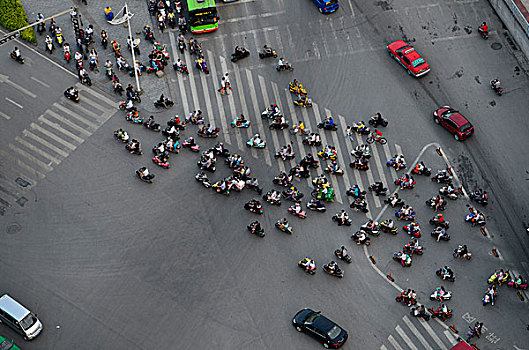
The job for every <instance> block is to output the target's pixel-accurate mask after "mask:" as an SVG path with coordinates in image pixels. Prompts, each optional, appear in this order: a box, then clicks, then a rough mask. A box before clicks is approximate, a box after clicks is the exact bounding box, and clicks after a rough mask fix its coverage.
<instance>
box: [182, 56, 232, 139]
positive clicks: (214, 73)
mask: <svg viewBox="0 0 529 350" xmlns="http://www.w3.org/2000/svg"><path fill="white" fill-rule="evenodd" d="M208 55H209V51H208ZM209 68H210V70H211V75H212V76H213V77H216V76H217V68H216V67H215V60H210V62H209ZM181 81H182V79H178V82H179V83H180V82H181ZM181 85H182V86H181V87H180V89H183V83H182V84H181ZM215 98H216V99H217V108H218V109H219V117H220V124H221V128H222V134H223V137H224V140H225V141H226V142H227V143H229V144H230V145H231V138H230V132H229V129H230V128H231V125H228V123H230V122H231V120H230V121H226V115H225V112H224V104H223V102H222V96H221V95H220V94H217V93H216V94H215ZM186 105H187V102H186Z"/></svg>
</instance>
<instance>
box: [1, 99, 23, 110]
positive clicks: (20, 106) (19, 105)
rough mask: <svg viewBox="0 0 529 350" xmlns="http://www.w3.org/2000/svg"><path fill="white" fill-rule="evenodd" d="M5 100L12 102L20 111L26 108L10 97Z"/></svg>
mask: <svg viewBox="0 0 529 350" xmlns="http://www.w3.org/2000/svg"><path fill="white" fill-rule="evenodd" d="M5 99H6V101H8V102H11V103H12V104H14V105H15V106H17V107H18V108H20V109H23V108H24V106H22V105H21V104H19V103H16V102H15V101H13V100H12V99H10V98H9V97H6V98H5Z"/></svg>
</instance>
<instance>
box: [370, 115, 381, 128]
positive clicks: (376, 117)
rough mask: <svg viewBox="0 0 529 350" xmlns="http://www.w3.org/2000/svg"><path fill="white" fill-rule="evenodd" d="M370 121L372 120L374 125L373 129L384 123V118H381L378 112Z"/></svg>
mask: <svg viewBox="0 0 529 350" xmlns="http://www.w3.org/2000/svg"><path fill="white" fill-rule="evenodd" d="M371 120H373V122H374V123H375V127H376V126H377V125H379V124H380V125H382V123H383V122H384V118H383V117H382V114H380V112H377V113H375V115H374V116H373V117H372V119H371Z"/></svg>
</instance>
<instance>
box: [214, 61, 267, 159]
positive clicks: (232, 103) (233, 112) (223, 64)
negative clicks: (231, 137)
mask: <svg viewBox="0 0 529 350" xmlns="http://www.w3.org/2000/svg"><path fill="white" fill-rule="evenodd" d="M220 69H221V72H227V71H228V66H227V64H226V59H224V57H222V56H220ZM220 74H221V75H220V76H219V75H217V78H218V79H219V80H220V79H221V77H222V75H224V74H223V73H220ZM228 104H229V106H230V111H231V113H230V116H236V115H237V114H238V113H237V112H236V109H235V101H234V100H233V94H229V95H228ZM230 121H231V117H230ZM263 135H264V134H263ZM235 138H236V139H237V146H238V147H239V151H242V150H243V149H244V147H245V145H243V142H242V135H241V133H240V132H238V130H235Z"/></svg>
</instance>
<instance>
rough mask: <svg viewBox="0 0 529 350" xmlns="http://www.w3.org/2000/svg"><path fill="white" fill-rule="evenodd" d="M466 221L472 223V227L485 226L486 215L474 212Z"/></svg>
mask: <svg viewBox="0 0 529 350" xmlns="http://www.w3.org/2000/svg"><path fill="white" fill-rule="evenodd" d="M465 221H466V222H472V226H476V225H480V226H485V223H486V221H485V215H483V213H481V212H478V213H477V214H476V213H474V212H470V214H468V215H467V216H466V217H465Z"/></svg>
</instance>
